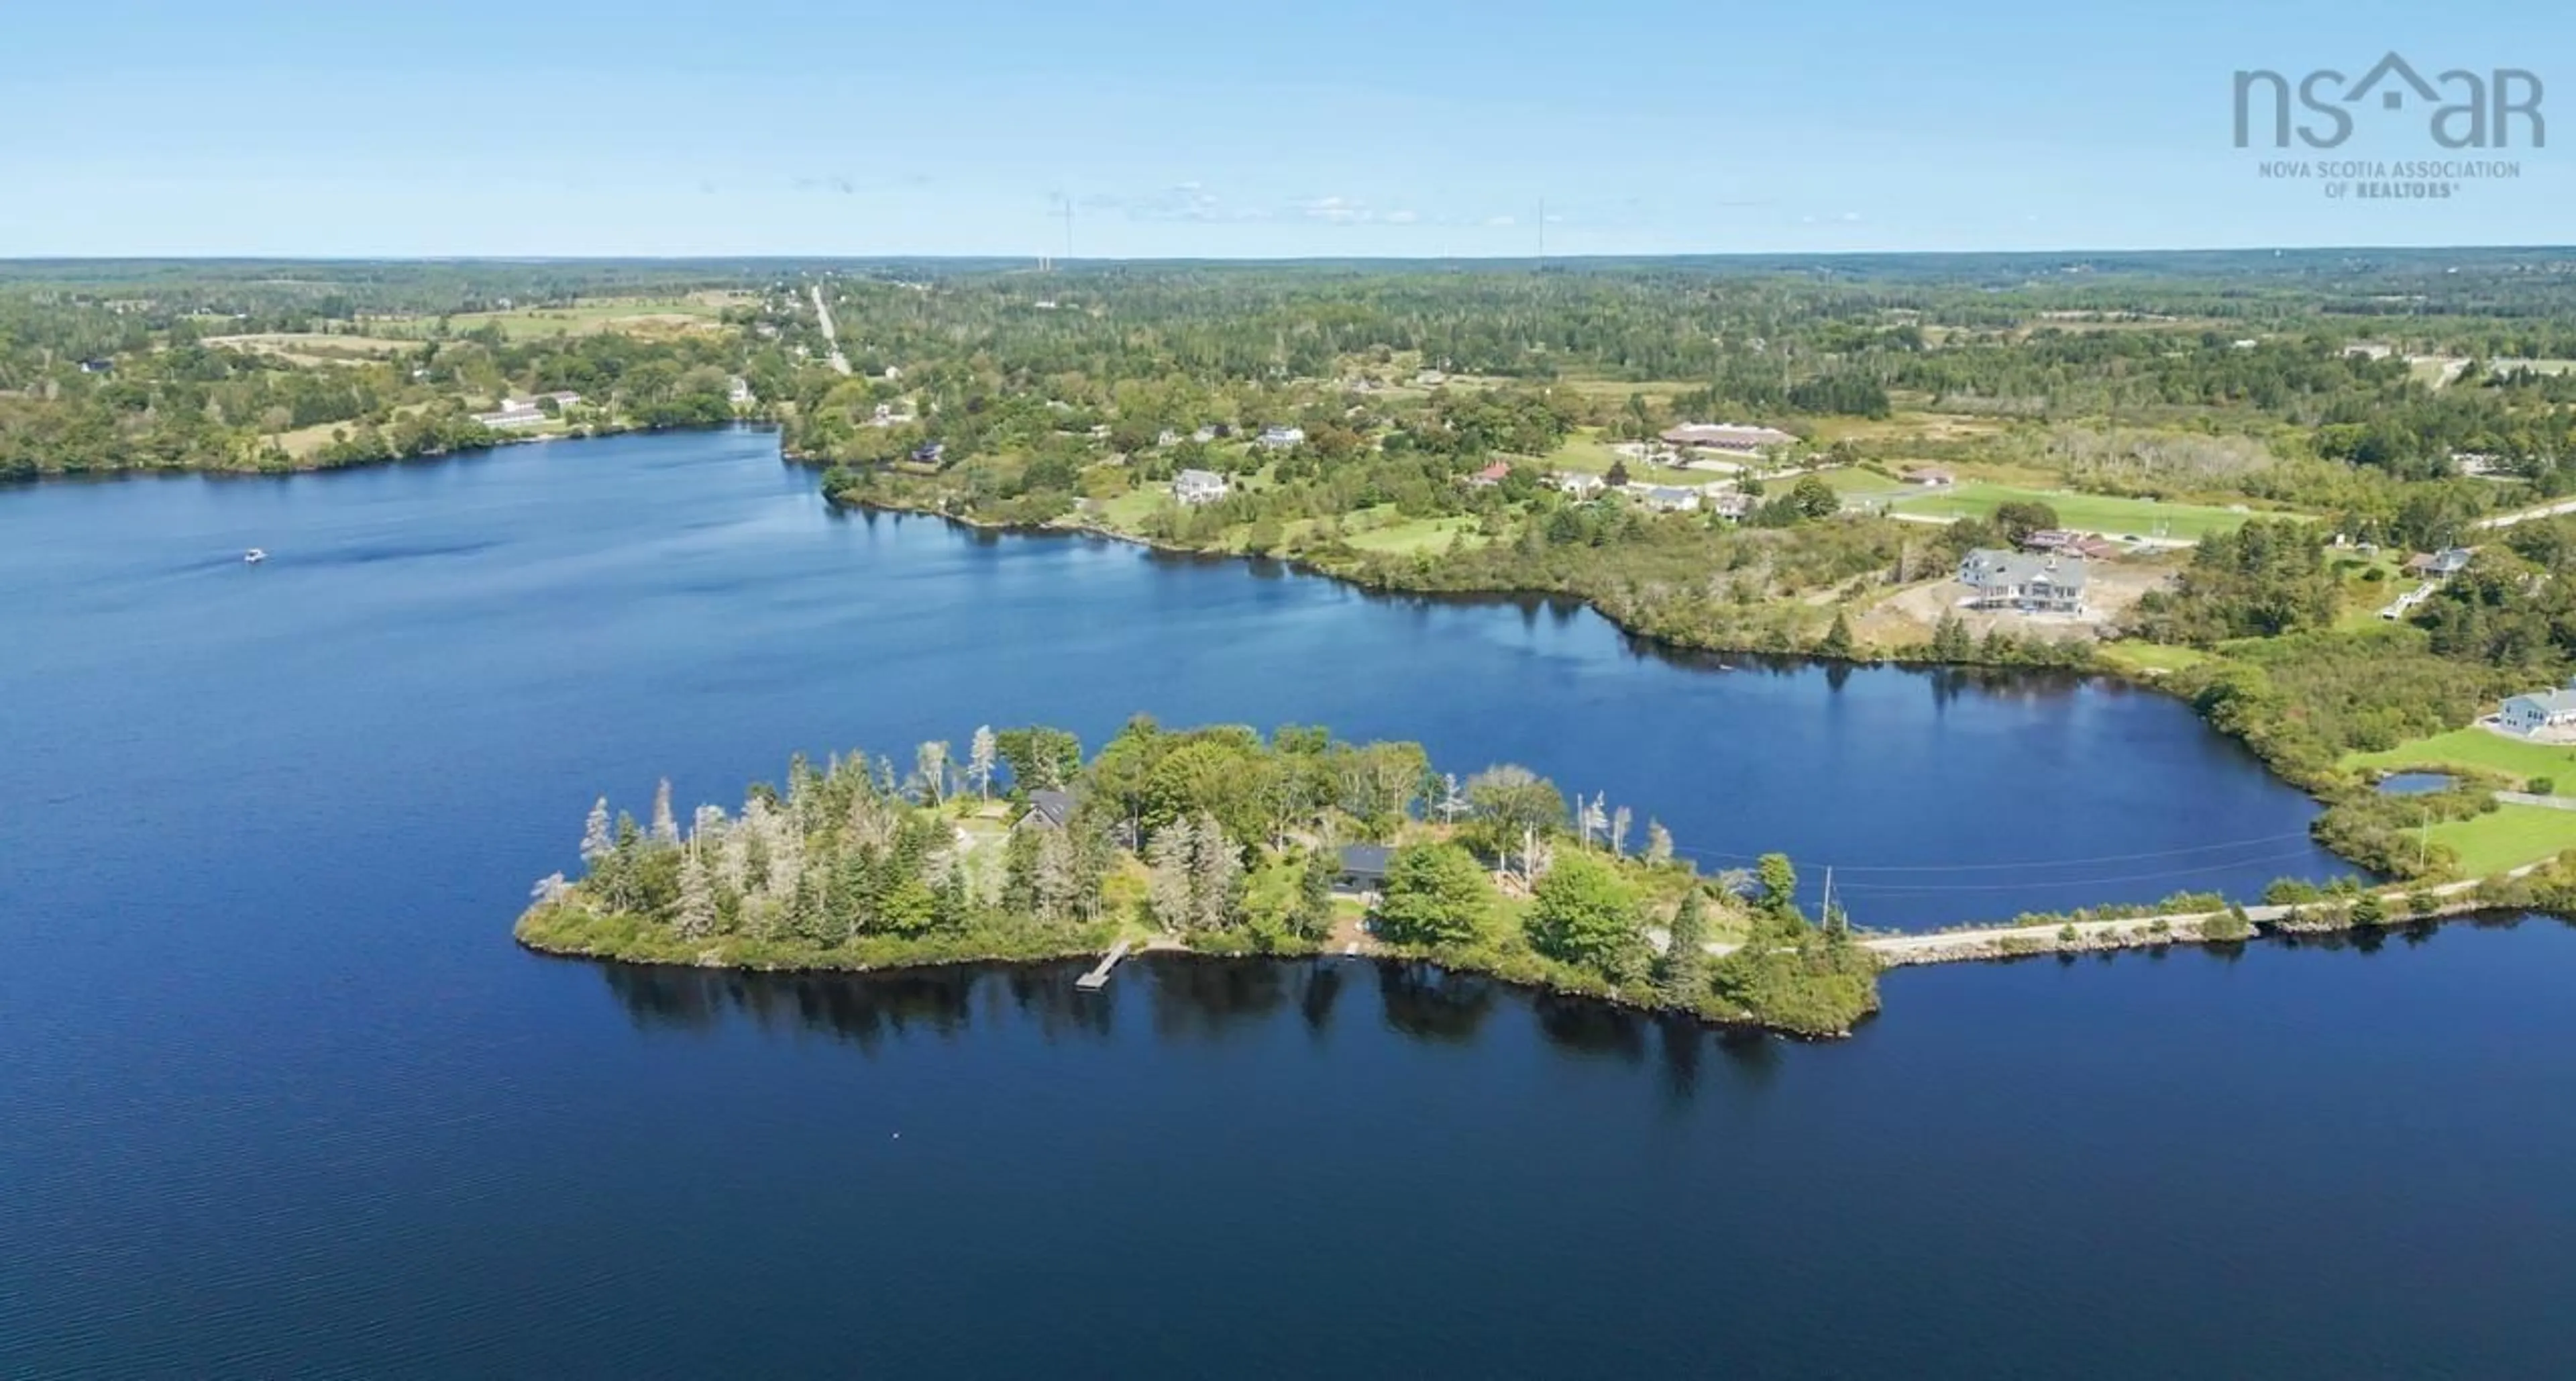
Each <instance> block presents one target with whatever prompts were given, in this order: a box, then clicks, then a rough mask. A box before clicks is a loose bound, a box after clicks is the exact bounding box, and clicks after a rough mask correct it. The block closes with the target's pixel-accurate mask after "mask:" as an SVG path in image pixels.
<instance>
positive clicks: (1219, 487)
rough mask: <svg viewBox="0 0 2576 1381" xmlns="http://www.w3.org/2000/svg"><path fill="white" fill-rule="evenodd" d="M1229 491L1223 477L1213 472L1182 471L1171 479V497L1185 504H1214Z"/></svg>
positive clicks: (1229, 486)
mask: <svg viewBox="0 0 2576 1381" xmlns="http://www.w3.org/2000/svg"><path fill="white" fill-rule="evenodd" d="M1231 489H1232V486H1231V485H1228V484H1227V483H1226V480H1225V476H1223V475H1220V474H1218V473H1216V472H1215V471H1213V470H1183V471H1182V472H1181V473H1179V474H1178V475H1175V476H1173V477H1172V497H1173V498H1175V499H1178V500H1180V501H1181V502H1182V503H1185V504H1191V505H1197V504H1203V503H1215V502H1216V501H1217V500H1219V499H1222V498H1224V497H1225V496H1226V494H1227V493H1228V492H1230V491H1231Z"/></svg>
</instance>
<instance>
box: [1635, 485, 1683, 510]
mask: <svg viewBox="0 0 2576 1381" xmlns="http://www.w3.org/2000/svg"><path fill="white" fill-rule="evenodd" d="M1628 497H1629V498H1632V499H1635V500H1636V501H1637V502H1639V503H1642V504H1644V505H1645V506H1646V507H1648V508H1651V509H1653V510H1655V511H1656V512H1658V513H1688V512H1690V511H1691V510H1693V509H1696V508H1698V507H1699V499H1700V493H1699V491H1698V490H1696V489H1683V488H1680V487H1678V486H1675V485H1669V484H1632V485H1629V486H1628Z"/></svg>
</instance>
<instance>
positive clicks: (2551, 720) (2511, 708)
mask: <svg viewBox="0 0 2576 1381" xmlns="http://www.w3.org/2000/svg"><path fill="white" fill-rule="evenodd" d="M2496 727H2497V728H2500V729H2502V730H2504V731H2505V732H2507V733H2511V734H2520V735H2522V736H2523V737H2525V738H2529V737H2531V736H2533V735H2535V734H2538V733H2540V732H2541V731H2543V730H2546V729H2570V728H2576V681H2571V682H2569V683H2568V684H2567V686H2566V687H2564V688H2562V689H2559V690H2545V691H2533V692H2531V693H2530V694H2528V695H2517V696H2515V697H2514V698H2512V699H2511V700H2508V701H2506V702H2504V708H2503V709H2502V710H2500V711H2498V712H2497V714H2496Z"/></svg>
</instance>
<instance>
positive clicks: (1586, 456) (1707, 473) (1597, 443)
mask: <svg viewBox="0 0 2576 1381" xmlns="http://www.w3.org/2000/svg"><path fill="white" fill-rule="evenodd" d="M1537 459H1538V464H1539V465H1540V466H1541V467H1543V468H1545V469H1547V470H1549V471H1557V470H1573V471H1577V472H1580V473H1583V474H1588V475H1606V474H1608V473H1610V467H1611V465H1612V464H1614V463H1618V462H1623V461H1624V462H1625V463H1626V464H1627V467H1628V477H1629V478H1630V479H1633V480H1636V481H1638V482H1640V483H1643V484H1679V485H1688V486H1691V487H1693V488H1696V487H1698V486H1700V485H1703V484H1708V483H1710V482H1712V481H1715V480H1722V479H1725V478H1726V473H1725V472H1724V471H1722V470H1683V469H1677V468H1674V467H1671V466H1665V465H1648V464H1646V463H1645V462H1644V461H1640V460H1628V459H1627V457H1625V456H1622V455H1620V454H1619V453H1618V452H1617V451H1614V450H1611V449H1610V443H1609V442H1607V441H1603V440H1601V439H1600V437H1599V436H1597V435H1595V434H1593V433H1591V432H1589V431H1581V432H1576V433H1575V434H1574V435H1572V436H1569V437H1567V438H1566V439H1565V440H1564V441H1562V442H1560V443H1558V445H1557V448H1556V449H1555V450H1553V451H1550V452H1548V453H1547V454H1546V455H1544V456H1540V457H1538V458H1537Z"/></svg>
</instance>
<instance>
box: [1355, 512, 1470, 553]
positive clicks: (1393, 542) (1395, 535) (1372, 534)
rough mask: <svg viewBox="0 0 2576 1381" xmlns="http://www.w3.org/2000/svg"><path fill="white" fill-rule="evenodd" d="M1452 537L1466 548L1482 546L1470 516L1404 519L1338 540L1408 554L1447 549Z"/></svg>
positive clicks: (1362, 547)
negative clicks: (1461, 542) (1457, 539)
mask: <svg viewBox="0 0 2576 1381" xmlns="http://www.w3.org/2000/svg"><path fill="white" fill-rule="evenodd" d="M1453 537H1459V538H1460V539H1461V540H1463V541H1464V542H1465V544H1466V545H1467V546H1470V547H1476V546H1482V545H1484V542H1485V539H1484V537H1483V536H1482V535H1480V534H1479V533H1478V532H1477V531H1476V520H1475V519H1473V518H1413V519H1407V520H1405V521H1402V522H1395V523H1389V524H1387V525H1386V526H1384V527H1378V528H1371V529H1369V530H1368V531H1366V532H1350V533H1349V534H1348V535H1347V536H1345V537H1344V538H1343V539H1342V540H1343V541H1345V542H1347V543H1349V544H1350V545H1351V547H1352V548H1353V549H1354V550H1357V551H1375V552H1386V553H1389V554H1392V555H1395V556H1409V555H1411V554H1413V553H1414V552H1418V551H1435V552H1436V551H1447V550H1448V549H1449V543H1450V540H1451V539H1452V538H1453Z"/></svg>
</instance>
